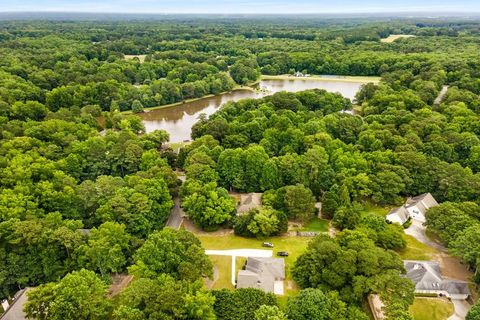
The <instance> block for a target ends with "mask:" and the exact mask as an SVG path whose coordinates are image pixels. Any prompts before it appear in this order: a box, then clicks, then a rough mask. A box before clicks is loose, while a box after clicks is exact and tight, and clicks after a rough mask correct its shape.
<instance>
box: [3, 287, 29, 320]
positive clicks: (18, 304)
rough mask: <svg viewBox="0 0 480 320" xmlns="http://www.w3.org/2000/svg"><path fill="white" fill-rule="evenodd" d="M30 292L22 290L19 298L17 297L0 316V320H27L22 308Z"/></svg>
mask: <svg viewBox="0 0 480 320" xmlns="http://www.w3.org/2000/svg"><path fill="white" fill-rule="evenodd" d="M30 290H32V289H31V288H27V289H24V290H23V292H22V293H21V295H20V296H18V297H17V299H16V300H15V302H14V303H13V304H12V305H11V306H10V308H9V309H8V310H7V312H6V313H5V314H3V316H0V319H1V320H24V319H27V317H26V314H25V312H23V307H24V306H25V303H27V292H28V291H30Z"/></svg>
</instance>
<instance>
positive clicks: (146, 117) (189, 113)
mask: <svg viewBox="0 0 480 320" xmlns="http://www.w3.org/2000/svg"><path fill="white" fill-rule="evenodd" d="M365 83H366V81H358V82H356V81H338V80H336V79H334V78H333V79H332V80H329V79H285V80H262V81H260V82H259V83H258V84H257V85H256V88H257V89H260V90H255V91H254V90H246V89H244V90H242V89H239V90H235V91H232V92H229V93H225V94H223V95H219V96H214V97H208V98H204V99H200V100H196V101H192V102H186V103H184V104H180V105H176V106H172V107H168V108H163V109H155V110H150V111H148V112H145V113H142V114H139V116H140V117H141V118H142V120H143V124H144V125H145V129H146V131H147V132H151V131H153V130H157V129H163V130H165V131H167V132H168V133H169V134H170V142H182V141H187V140H190V139H191V138H190V133H191V128H192V126H193V125H194V124H195V122H197V121H198V116H199V115H200V114H202V113H204V114H206V115H207V116H209V115H211V114H213V113H215V112H216V111H217V110H218V109H219V108H220V107H221V106H222V105H224V104H225V103H227V102H229V101H238V100H240V99H245V98H261V97H264V96H267V95H271V94H273V93H275V92H280V91H289V92H298V91H303V90H308V89H325V90H327V91H329V92H338V93H340V94H342V95H343V96H344V97H346V98H349V99H353V98H354V97H355V94H356V93H357V91H358V90H359V88H360V86H361V85H362V84H365Z"/></svg>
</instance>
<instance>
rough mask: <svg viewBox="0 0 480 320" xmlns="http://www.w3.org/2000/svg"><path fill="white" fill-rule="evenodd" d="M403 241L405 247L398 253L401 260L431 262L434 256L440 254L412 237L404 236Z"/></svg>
mask: <svg viewBox="0 0 480 320" xmlns="http://www.w3.org/2000/svg"><path fill="white" fill-rule="evenodd" d="M405 240H407V247H406V248H405V249H403V250H400V251H399V252H398V253H399V254H400V257H402V259H403V260H432V258H433V257H434V256H435V255H437V254H438V253H440V252H439V251H438V250H436V249H434V248H432V247H429V246H427V245H426V244H423V243H421V242H420V241H418V240H417V239H415V238H414V237H412V236H409V235H405Z"/></svg>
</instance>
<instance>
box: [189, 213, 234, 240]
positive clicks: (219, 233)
mask: <svg viewBox="0 0 480 320" xmlns="http://www.w3.org/2000/svg"><path fill="white" fill-rule="evenodd" d="M183 227H184V228H185V230H187V231H190V232H191V233H193V234H196V235H206V236H225V235H229V234H233V229H220V230H217V231H208V232H207V231H203V230H202V229H200V228H198V227H197V226H196V225H194V224H193V222H192V221H190V219H188V218H187V217H185V218H184V219H183Z"/></svg>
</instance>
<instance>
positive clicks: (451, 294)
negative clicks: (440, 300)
mask: <svg viewBox="0 0 480 320" xmlns="http://www.w3.org/2000/svg"><path fill="white" fill-rule="evenodd" d="M403 264H404V266H405V270H407V274H406V275H405V276H406V277H407V278H409V279H410V280H412V281H413V283H414V284H415V293H423V294H436V295H438V296H445V297H447V298H451V299H457V300H466V299H468V297H469V295H470V289H469V288H468V282H465V281H460V280H454V279H446V278H443V277H442V273H441V271H440V265H439V264H438V262H433V261H413V260H405V261H404V262H403Z"/></svg>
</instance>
